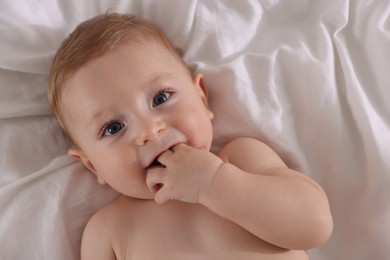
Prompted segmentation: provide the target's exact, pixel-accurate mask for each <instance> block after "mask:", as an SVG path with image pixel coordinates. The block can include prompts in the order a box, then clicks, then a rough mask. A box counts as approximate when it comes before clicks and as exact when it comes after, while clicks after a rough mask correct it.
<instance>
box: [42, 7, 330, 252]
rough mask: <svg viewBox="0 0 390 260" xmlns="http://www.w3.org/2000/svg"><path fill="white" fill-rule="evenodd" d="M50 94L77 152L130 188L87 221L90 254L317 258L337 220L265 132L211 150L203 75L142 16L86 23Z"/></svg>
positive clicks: (109, 180) (57, 61) (106, 178)
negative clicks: (315, 251) (311, 253)
mask: <svg viewBox="0 0 390 260" xmlns="http://www.w3.org/2000/svg"><path fill="white" fill-rule="evenodd" d="M48 96H49V101H50V104H51V106H52V109H53V111H54V113H55V115H56V116H57V118H58V121H59V122H60V124H61V126H62V127H63V129H64V131H65V132H66V133H67V134H68V136H69V137H70V138H71V140H72V141H73V143H74V148H72V149H70V151H69V154H70V155H72V156H74V157H75V158H76V159H78V160H79V161H81V162H82V163H83V164H84V165H85V166H86V168H88V169H89V170H90V171H91V172H92V173H93V174H94V175H96V178H97V180H98V182H99V183H101V184H107V185H109V186H110V187H112V188H113V189H115V190H117V191H118V192H120V193H121V194H123V195H122V196H121V197H120V198H119V199H117V200H116V201H114V202H113V203H112V204H110V205H108V206H107V207H105V208H103V209H102V210H100V211H99V212H97V213H96V214H95V215H94V216H93V217H92V218H91V219H90V221H89V222H88V224H87V227H86V228H85V231H84V234H83V238H82V245H81V258H82V259H93V260H99V259H169V260H172V259H289V260H291V259H308V258H307V255H306V253H305V249H309V248H313V247H316V246H318V245H321V244H322V243H324V242H325V241H326V240H327V239H328V238H329V236H330V234H331V232H332V217H331V213H330V209H329V205H328V200H327V197H326V195H325V193H324V191H323V190H322V189H321V187H320V186H319V185H318V184H317V183H315V182H314V181H313V180H312V179H310V178H308V177H307V176H305V175H303V174H301V173H299V172H296V171H294V170H291V169H289V168H288V167H286V165H285V164H284V163H283V161H282V160H281V159H280V158H279V156H278V155H277V154H275V152H274V151H273V150H272V149H271V148H270V147H268V146H267V145H265V144H264V143H262V142H260V141H257V140H254V139H250V138H239V139H236V140H232V141H231V142H229V143H228V144H227V145H226V146H225V147H223V149H221V151H219V152H218V153H217V154H213V153H211V152H210V147H211V143H212V124H211V120H212V119H213V113H212V112H211V111H210V109H209V105H208V100H207V88H206V85H205V81H204V78H203V76H202V75H201V74H194V75H193V74H192V73H191V71H190V70H189V68H188V66H187V65H186V64H185V62H184V61H183V60H182V58H181V57H180V55H179V54H178V53H177V52H176V50H175V48H174V47H173V45H172V44H171V42H170V41H169V40H168V39H167V37H166V36H165V35H164V34H163V32H162V31H161V30H160V29H159V28H158V27H156V26H155V25H153V24H151V23H149V22H147V21H145V20H142V19H139V18H135V17H133V16H129V15H121V14H116V13H110V14H105V15H101V16H97V17H95V18H92V19H90V20H88V21H86V22H83V23H82V24H80V25H79V26H78V27H77V28H76V29H75V31H74V32H73V33H72V34H71V35H70V36H69V37H68V38H67V39H66V40H65V41H64V42H63V44H62V45H61V47H60V48H59V50H58V52H57V54H56V56H55V58H54V61H53V65H52V69H51V72H50V77H49V91H48Z"/></svg>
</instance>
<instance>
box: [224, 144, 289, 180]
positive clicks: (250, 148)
mask: <svg viewBox="0 0 390 260" xmlns="http://www.w3.org/2000/svg"><path fill="white" fill-rule="evenodd" d="M218 156H219V157H220V158H221V159H222V160H223V161H224V162H228V163H231V164H233V165H235V166H237V167H238V168H241V169H242V170H245V171H249V172H254V173H256V172H264V171H266V170H267V169H269V168H275V167H285V164H284V162H283V161H282V160H281V158H280V157H279V155H278V154H276V152H275V151H274V150H273V149H272V148H271V147H269V146H268V145H267V144H265V143H263V142H261V141H259V140H257V139H254V138H248V137H241V138H237V139H234V140H232V141H230V142H229V143H228V144H226V145H225V146H224V147H223V148H222V149H221V151H220V152H219V153H218Z"/></svg>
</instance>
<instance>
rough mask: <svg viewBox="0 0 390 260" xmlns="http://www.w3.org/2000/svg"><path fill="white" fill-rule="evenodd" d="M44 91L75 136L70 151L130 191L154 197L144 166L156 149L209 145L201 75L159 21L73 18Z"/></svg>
mask: <svg viewBox="0 0 390 260" xmlns="http://www.w3.org/2000/svg"><path fill="white" fill-rule="evenodd" d="M48 96H49V101H50V105H51V106H52V109H53V111H54V113H55V115H56V116H57V118H58V120H59V121H60V123H61V125H62V127H63V128H64V130H65V131H66V132H67V134H68V135H69V136H70V138H71V139H72V141H73V142H74V143H75V147H74V148H72V149H71V150H70V151H69V154H71V155H72V156H74V157H75V158H77V159H78V160H80V161H81V162H82V163H83V164H84V165H85V166H86V167H87V168H88V169H89V170H90V171H91V172H93V173H94V174H95V175H96V176H97V178H98V181H99V182H100V183H102V184H106V183H107V184H109V185H110V186H111V187H112V188H114V189H116V190H117V191H119V192H121V193H123V194H125V195H128V196H131V197H137V198H145V199H152V198H153V194H152V193H151V191H149V189H148V188H147V186H146V172H147V170H148V168H149V167H152V166H153V163H154V162H155V160H156V158H157V157H158V155H159V154H161V153H162V152H164V151H166V150H168V149H170V148H171V147H172V146H174V145H176V144H179V143H185V144H187V145H189V146H192V147H195V148H199V149H210V146H211V141H212V126H211V119H212V117H213V114H212V113H211V111H210V110H209V109H208V103H207V92H206V87H205V85H204V82H203V76H202V75H200V74H196V75H192V74H191V72H190V70H189V69H188V67H187V65H186V64H185V63H184V61H183V60H182V59H181V57H180V55H179V54H178V53H177V52H176V50H175V48H174V47H173V46H172V44H171V43H170V41H169V40H168V39H167V38H166V36H164V34H163V33H162V32H161V30H160V29H158V28H157V27H156V26H155V25H153V24H151V23H148V22H146V21H144V20H141V19H137V18H135V17H131V16H127V15H118V14H107V15H103V16H98V17H96V18H93V19H91V20H88V21H86V22H84V23H82V24H81V25H79V26H78V27H77V28H76V30H75V31H74V32H73V33H72V34H71V35H70V36H69V38H68V39H66V40H65V41H64V43H63V44H62V46H61V47H60V49H59V50H58V52H57V54H56V56H55V58H54V62H53V66H52V70H51V72H50V76H49V91H48Z"/></svg>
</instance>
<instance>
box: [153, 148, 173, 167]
mask: <svg viewBox="0 0 390 260" xmlns="http://www.w3.org/2000/svg"><path fill="white" fill-rule="evenodd" d="M172 154H173V151H171V150H166V151H165V152H163V153H162V154H160V156H159V157H158V158H157V161H158V162H159V163H161V164H162V165H165V166H166V165H167V164H168V162H169V158H170V157H171V156H172Z"/></svg>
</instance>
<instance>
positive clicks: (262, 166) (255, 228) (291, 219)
mask: <svg viewBox="0 0 390 260" xmlns="http://www.w3.org/2000/svg"><path fill="white" fill-rule="evenodd" d="M219 156H220V157H221V158H222V160H223V161H224V163H223V164H222V165H221V166H220V167H219V168H218V171H217V173H216V175H215V177H214V180H213V183H212V185H211V188H210V191H209V192H208V193H204V194H202V195H201V197H200V203H202V204H204V205H205V206H207V207H208V208H209V209H210V210H212V211H214V212H215V213H217V214H219V215H221V216H223V217H225V218H227V219H229V220H231V221H233V222H235V223H237V224H239V225H241V226H242V227H244V228H245V229H247V230H248V231H250V232H252V233H253V234H255V235H256V236H258V237H260V238H262V239H263V240H266V241H268V242H270V243H272V244H274V245H277V246H280V247H284V248H289V249H308V248H312V247H315V246H318V245H319V244H321V243H323V242H325V241H326V240H327V239H328V238H329V236H330V234H331V231H332V217H331V213H330V209H329V205H328V200H327V197H326V195H325V193H324V191H323V190H322V188H321V187H320V186H319V185H318V184H317V183H315V182H314V181H313V180H312V179H310V178H308V177H307V176H305V175H303V174H301V173H299V172H296V171H294V170H291V169H289V168H287V167H286V165H285V164H284V163H283V161H282V160H281V159H280V158H279V156H278V155H277V154H276V153H275V152H274V151H273V150H271V149H270V148H269V147H268V146H267V145H265V144H263V143H261V142H259V141H257V140H254V139H249V138H240V139H237V140H235V141H232V142H231V143H229V144H228V145H227V146H226V147H225V148H224V149H223V150H222V151H221V152H220V154H219Z"/></svg>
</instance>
